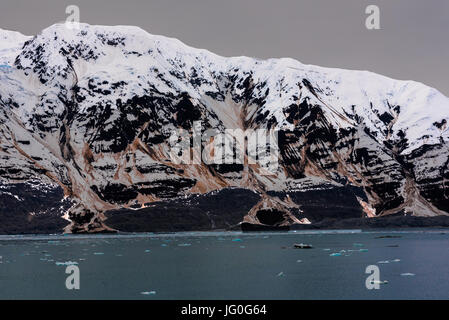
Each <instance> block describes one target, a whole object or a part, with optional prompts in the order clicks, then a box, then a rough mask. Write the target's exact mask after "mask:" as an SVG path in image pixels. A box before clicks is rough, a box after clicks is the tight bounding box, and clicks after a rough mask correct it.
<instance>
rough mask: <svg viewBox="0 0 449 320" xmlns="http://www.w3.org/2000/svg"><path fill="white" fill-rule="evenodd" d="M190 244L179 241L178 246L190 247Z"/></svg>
mask: <svg viewBox="0 0 449 320" xmlns="http://www.w3.org/2000/svg"><path fill="white" fill-rule="evenodd" d="M190 246H191V244H190V243H180V244H178V247H190Z"/></svg>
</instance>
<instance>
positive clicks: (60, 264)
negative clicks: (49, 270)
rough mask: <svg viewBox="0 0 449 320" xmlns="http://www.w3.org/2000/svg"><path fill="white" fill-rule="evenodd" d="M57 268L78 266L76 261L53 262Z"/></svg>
mask: <svg viewBox="0 0 449 320" xmlns="http://www.w3.org/2000/svg"><path fill="white" fill-rule="evenodd" d="M55 264H56V265H57V266H72V265H76V264H78V262H76V261H65V262H58V261H57V262H55Z"/></svg>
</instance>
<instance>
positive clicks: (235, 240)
mask: <svg viewBox="0 0 449 320" xmlns="http://www.w3.org/2000/svg"><path fill="white" fill-rule="evenodd" d="M232 241H234V242H237V241H242V239H239V238H237V239H232Z"/></svg>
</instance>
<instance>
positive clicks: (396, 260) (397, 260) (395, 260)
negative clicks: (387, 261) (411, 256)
mask: <svg viewBox="0 0 449 320" xmlns="http://www.w3.org/2000/svg"><path fill="white" fill-rule="evenodd" d="M399 261H401V259H394V260H393V262H399Z"/></svg>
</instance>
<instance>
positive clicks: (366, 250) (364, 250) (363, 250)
mask: <svg viewBox="0 0 449 320" xmlns="http://www.w3.org/2000/svg"><path fill="white" fill-rule="evenodd" d="M359 251H360V252H368V249H360V250H359Z"/></svg>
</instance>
